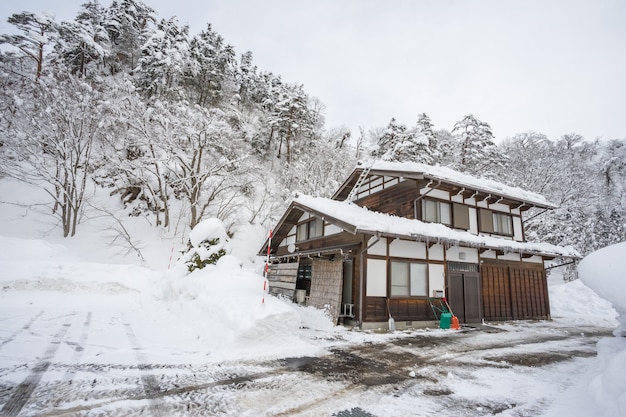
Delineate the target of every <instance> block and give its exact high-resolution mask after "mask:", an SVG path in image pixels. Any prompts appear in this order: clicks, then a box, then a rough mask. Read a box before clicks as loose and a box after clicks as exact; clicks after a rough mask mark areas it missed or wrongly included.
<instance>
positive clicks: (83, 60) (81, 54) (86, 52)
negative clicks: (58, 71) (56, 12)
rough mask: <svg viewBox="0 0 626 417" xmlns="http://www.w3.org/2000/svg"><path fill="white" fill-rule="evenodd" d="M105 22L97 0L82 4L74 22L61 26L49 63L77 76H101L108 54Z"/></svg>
mask: <svg viewBox="0 0 626 417" xmlns="http://www.w3.org/2000/svg"><path fill="white" fill-rule="evenodd" d="M104 21H105V11H104V9H103V8H102V7H101V6H100V4H99V3H98V2H97V1H93V0H92V1H90V2H87V3H85V4H83V5H82V6H81V10H80V11H79V13H78V15H77V16H76V19H75V21H72V22H62V23H61V25H60V27H59V42H57V43H56V44H55V46H54V52H53V56H52V58H51V59H52V61H53V62H57V63H60V64H62V65H63V66H65V67H66V68H67V69H68V70H69V72H70V73H72V74H76V75H78V76H79V77H86V76H87V75H95V74H98V73H102V72H103V70H104V63H105V61H106V59H108V57H109V56H110V55H111V43H110V41H109V34H108V33H107V31H106V28H105V27H104Z"/></svg>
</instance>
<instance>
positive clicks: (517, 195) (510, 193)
mask: <svg viewBox="0 0 626 417" xmlns="http://www.w3.org/2000/svg"><path fill="white" fill-rule="evenodd" d="M365 169H369V170H370V174H373V175H387V176H393V177H404V178H413V179H422V178H426V179H432V180H435V181H442V182H444V183H447V184H451V185H455V186H458V187H461V188H467V189H472V190H475V191H479V192H483V193H486V194H492V195H494V196H500V197H504V198H507V199H511V200H515V201H519V202H521V203H527V204H528V205H531V206H534V207H538V208H545V209H554V208H557V207H558V206H557V205H556V204H554V203H551V202H550V201H548V200H547V199H546V198H545V197H544V196H542V195H540V194H537V193H534V192H531V191H527V190H523V189H521V188H518V187H511V186H508V185H505V184H502V183H500V182H497V181H494V180H490V179H486V178H479V177H474V176H471V175H468V174H465V173H462V172H459V171H455V170H453V169H450V168H447V167H442V166H432V165H426V164H420V163H417V162H387V161H373V162H367V163H365V164H362V165H361V166H357V167H356V168H355V169H354V170H353V171H352V173H351V174H350V176H349V177H348V179H347V180H346V181H345V182H344V183H343V184H342V185H341V187H340V188H339V189H338V190H337V192H336V193H335V194H334V195H333V197H332V198H333V199H338V200H342V199H345V198H346V197H347V193H348V192H349V190H350V189H351V188H352V187H353V186H354V183H355V182H356V178H358V176H359V175H360V173H361V172H362V171H363V170H365Z"/></svg>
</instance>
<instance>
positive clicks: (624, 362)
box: [578, 242, 626, 417]
mask: <svg viewBox="0 0 626 417" xmlns="http://www.w3.org/2000/svg"><path fill="white" fill-rule="evenodd" d="M625 254H626V242H622V243H619V244H617V245H612V246H609V247H606V248H603V249H600V250H598V251H596V252H594V253H592V254H591V255H589V256H587V257H586V258H585V259H583V260H582V261H581V263H580V265H579V267H578V273H579V275H580V278H581V279H582V280H583V282H584V283H585V284H587V285H588V286H589V287H591V288H592V289H593V290H594V291H595V292H597V293H598V295H600V296H601V297H602V298H605V299H607V300H608V301H610V302H611V303H612V304H613V306H614V307H615V310H616V311H617V313H618V321H619V323H620V325H619V326H618V328H617V329H616V330H615V332H614V334H615V337H614V338H604V339H602V340H601V341H600V342H599V343H598V358H599V360H600V366H599V374H598V375H596V376H595V378H593V380H592V381H591V382H590V383H589V391H590V394H591V396H592V397H593V398H594V399H595V401H596V404H597V406H598V407H599V409H600V410H601V413H602V414H601V415H602V416H605V417H618V416H626V258H625V257H624V255H625Z"/></svg>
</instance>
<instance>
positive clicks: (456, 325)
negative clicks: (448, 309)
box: [450, 316, 461, 330]
mask: <svg viewBox="0 0 626 417" xmlns="http://www.w3.org/2000/svg"><path fill="white" fill-rule="evenodd" d="M450 328H452V329H454V330H459V329H460V328H461V326H459V318H458V317H457V316H452V323H451V325H450Z"/></svg>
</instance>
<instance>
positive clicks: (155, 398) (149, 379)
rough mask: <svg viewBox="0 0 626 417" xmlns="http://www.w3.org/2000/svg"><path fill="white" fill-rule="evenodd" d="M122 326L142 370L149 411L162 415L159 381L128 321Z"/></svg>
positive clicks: (155, 414)
mask: <svg viewBox="0 0 626 417" xmlns="http://www.w3.org/2000/svg"><path fill="white" fill-rule="evenodd" d="M124 328H125V329H126V336H127V337H128V340H129V341H130V344H131V346H132V348H133V350H135V356H136V357H137V361H138V368H139V369H140V370H141V371H143V372H142V373H141V382H142V384H143V388H144V391H145V393H146V399H147V400H148V405H149V407H150V411H151V412H152V415H154V416H157V417H160V416H162V415H163V414H162V412H161V407H160V406H161V403H162V400H161V388H160V387H159V382H158V381H157V379H156V377H155V376H154V374H153V373H152V372H151V371H152V365H150V363H149V362H148V358H147V357H146V355H145V354H144V352H143V349H142V348H141V345H140V344H139V340H138V339H137V336H136V335H135V332H134V331H133V328H132V327H131V325H130V323H128V322H124Z"/></svg>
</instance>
